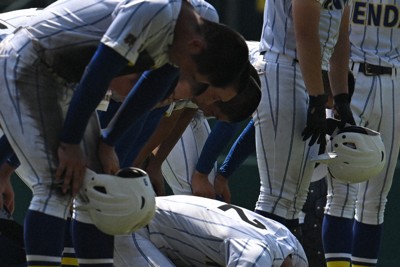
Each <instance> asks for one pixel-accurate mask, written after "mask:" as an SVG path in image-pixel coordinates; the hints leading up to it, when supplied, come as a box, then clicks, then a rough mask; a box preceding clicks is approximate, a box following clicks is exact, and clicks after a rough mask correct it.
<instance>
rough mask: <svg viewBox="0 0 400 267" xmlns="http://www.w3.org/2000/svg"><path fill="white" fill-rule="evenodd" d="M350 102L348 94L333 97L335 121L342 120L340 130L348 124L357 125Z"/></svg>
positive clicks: (339, 125)
mask: <svg viewBox="0 0 400 267" xmlns="http://www.w3.org/2000/svg"><path fill="white" fill-rule="evenodd" d="M350 100H351V99H350V96H349V95H348V94H338V95H335V96H334V97H333V101H334V104H333V114H334V117H335V119H338V120H340V122H339V124H338V127H339V129H343V128H344V127H345V126H346V124H350V125H355V124H356V122H355V121H354V117H353V113H352V112H351V108H350Z"/></svg>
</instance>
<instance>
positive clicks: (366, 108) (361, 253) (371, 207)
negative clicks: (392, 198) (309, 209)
mask: <svg viewBox="0 0 400 267" xmlns="http://www.w3.org/2000/svg"><path fill="white" fill-rule="evenodd" d="M399 14H400V3H399V2H398V1H393V0H383V1H376V0H362V1H358V0H356V1H354V2H353V6H352V11H351V18H350V46H351V50H350V64H349V65H350V69H351V70H352V72H353V74H354V78H355V90H354V94H353V96H352V100H351V109H352V112H353V115H354V119H355V122H356V124H357V125H360V126H365V127H368V128H370V129H373V130H376V131H378V132H380V133H381V136H382V141H383V143H384V145H385V150H386V154H387V155H386V165H385V166H384V169H383V170H382V172H381V173H380V174H379V175H377V176H376V177H373V178H372V179H370V180H368V181H366V182H362V183H359V184H344V183H341V182H339V181H338V180H336V179H328V195H327V203H326V207H325V214H326V216H325V218H324V223H325V224H326V225H327V227H326V234H325V235H324V247H325V256H326V258H327V261H328V262H329V261H330V260H331V261H332V262H334V263H336V261H337V262H339V263H340V264H342V263H343V262H349V264H350V263H351V264H352V265H357V266H376V265H377V263H378V257H379V251H380V247H381V243H380V242H381V240H382V235H383V230H384V229H385V227H384V225H383V223H384V211H385V206H386V203H387V196H388V193H389V190H390V188H391V185H392V181H393V178H394V177H393V176H394V172H395V169H396V164H397V160H398V155H399V146H400V52H399V51H400V38H399V36H400V17H399ZM366 64H371V65H366ZM383 68H385V69H383ZM353 218H355V220H353ZM349 221H350V222H351V223H348V222H349ZM339 224H342V225H346V224H347V225H346V227H338V225H339ZM338 228H341V230H340V231H337V229H338ZM345 238H348V239H349V240H351V244H352V245H351V246H350V248H349V247H348V246H346V245H344V244H341V243H340V242H339V244H337V240H343V239H345ZM327 248H328V249H327ZM360 248H361V249H360ZM332 266H339V264H338V265H332ZM341 266H343V265H341Z"/></svg>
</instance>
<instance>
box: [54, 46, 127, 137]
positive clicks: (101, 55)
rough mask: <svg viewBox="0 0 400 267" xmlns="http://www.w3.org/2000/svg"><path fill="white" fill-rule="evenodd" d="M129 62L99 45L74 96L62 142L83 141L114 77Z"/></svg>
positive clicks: (113, 51) (65, 123)
mask: <svg viewBox="0 0 400 267" xmlns="http://www.w3.org/2000/svg"><path fill="white" fill-rule="evenodd" d="M127 63H128V60H126V59H125V58H124V57H123V56H121V55H120V54H118V53H117V52H116V51H115V50H113V49H112V48H110V47H108V46H106V45H104V44H100V45H99V47H98V48H97V50H96V52H95V54H94V56H93V58H92V59H91V61H90V62H89V64H88V66H87V67H86V70H85V72H84V74H83V76H82V79H81V81H80V83H79V85H78V86H77V88H76V91H75V92H74V95H73V97H72V99H71V103H70V106H69V108H68V112H67V116H66V118H65V121H64V126H63V129H62V132H61V136H60V139H61V141H62V142H65V143H68V144H79V143H80V142H81V140H82V138H83V134H84V132H85V130H86V126H87V123H88V121H89V118H90V116H91V115H92V114H93V112H95V110H96V108H97V106H98V104H99V103H100V101H101V100H102V99H103V97H104V96H105V94H106V92H107V90H108V87H109V84H110V82H111V80H112V79H113V78H114V77H116V76H117V75H118V73H119V72H120V71H121V70H122V69H123V68H124V67H125V66H126V65H127ZM71 129H73V130H71Z"/></svg>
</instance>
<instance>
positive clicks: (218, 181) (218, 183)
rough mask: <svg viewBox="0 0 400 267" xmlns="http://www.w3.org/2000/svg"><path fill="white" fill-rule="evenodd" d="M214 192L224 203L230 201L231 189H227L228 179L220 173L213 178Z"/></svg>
mask: <svg viewBox="0 0 400 267" xmlns="http://www.w3.org/2000/svg"><path fill="white" fill-rule="evenodd" d="M214 189H215V194H216V195H217V196H219V197H221V198H222V200H223V201H225V202H226V203H231V190H230V189H229V184H228V179H227V178H226V177H224V176H222V175H221V174H217V176H216V177H215V180H214Z"/></svg>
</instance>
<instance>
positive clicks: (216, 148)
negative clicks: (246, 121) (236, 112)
mask: <svg viewBox="0 0 400 267" xmlns="http://www.w3.org/2000/svg"><path fill="white" fill-rule="evenodd" d="M238 127H239V123H228V122H223V121H217V122H216V124H215V126H214V127H213V129H212V130H211V133H210V135H209V136H208V138H207V141H206V143H205V144H204V147H203V149H202V150H201V154H200V157H199V160H198V161H197V165H196V171H198V172H200V173H204V174H209V173H210V172H211V170H212V169H213V167H214V163H215V161H216V160H217V159H218V156H219V155H220V154H221V152H222V150H223V149H224V148H225V147H226V146H227V145H228V143H229V142H230V140H231V139H232V137H233V136H234V135H235V133H236V130H237V129H238Z"/></svg>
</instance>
